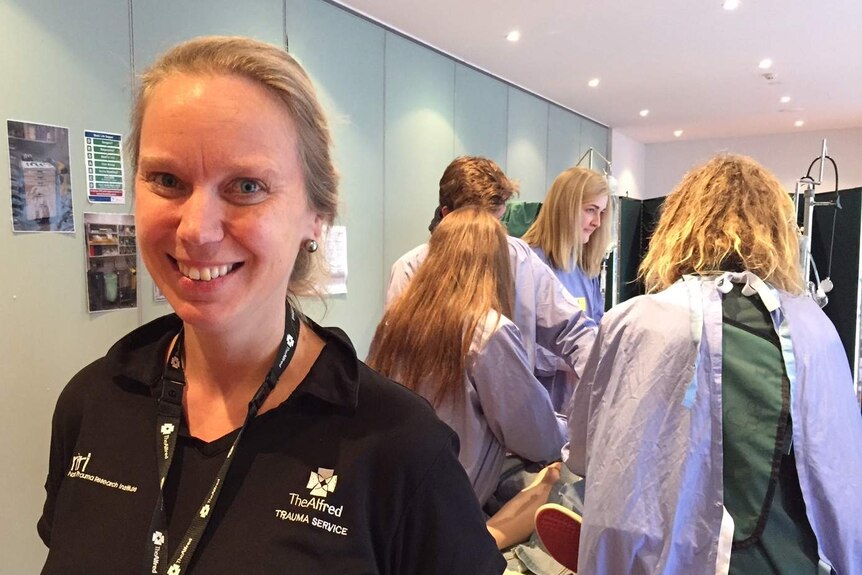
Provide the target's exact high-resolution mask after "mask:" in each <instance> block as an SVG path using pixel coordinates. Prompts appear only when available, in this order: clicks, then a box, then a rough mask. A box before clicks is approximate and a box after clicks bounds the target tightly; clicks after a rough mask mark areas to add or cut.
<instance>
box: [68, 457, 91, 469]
mask: <svg viewBox="0 0 862 575" xmlns="http://www.w3.org/2000/svg"><path fill="white" fill-rule="evenodd" d="M92 455H93V454H92V453H87V455H86V457H85V456H83V455H80V454H79V455H76V456H75V457H73V458H72V467H71V468H70V469H69V472H76V471H77V472H81V473H86V472H87V466H88V465H89V464H90V457H92Z"/></svg>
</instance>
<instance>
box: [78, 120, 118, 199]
mask: <svg viewBox="0 0 862 575" xmlns="http://www.w3.org/2000/svg"><path fill="white" fill-rule="evenodd" d="M84 142H85V143H84V147H85V149H86V154H87V199H88V200H89V201H90V203H94V204H95V203H110V204H125V203H126V193H125V189H124V187H123V137H122V136H121V135H120V134H110V133H107V132H89V131H85V132H84Z"/></svg>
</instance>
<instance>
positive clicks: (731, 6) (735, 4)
mask: <svg viewBox="0 0 862 575" xmlns="http://www.w3.org/2000/svg"><path fill="white" fill-rule="evenodd" d="M721 7H722V8H724V9H725V10H736V9H737V8H739V0H724V2H722V4H721Z"/></svg>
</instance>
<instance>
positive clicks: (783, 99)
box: [781, 96, 790, 104]
mask: <svg viewBox="0 0 862 575" xmlns="http://www.w3.org/2000/svg"><path fill="white" fill-rule="evenodd" d="M789 101H790V96H781V103H782V104H786V103H788V102H789Z"/></svg>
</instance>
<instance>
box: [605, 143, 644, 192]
mask: <svg viewBox="0 0 862 575" xmlns="http://www.w3.org/2000/svg"><path fill="white" fill-rule="evenodd" d="M611 149H612V150H613V152H612V153H613V156H612V158H611V160H612V164H611V165H612V167H613V175H614V177H615V178H616V179H617V193H618V194H619V195H621V196H623V197H626V198H635V199H643V198H644V195H643V190H644V187H645V185H646V184H645V177H646V169H645V161H646V146H645V145H644V144H641V143H640V142H638V141H637V140H632V139H631V138H629V137H628V136H626V135H624V134H622V133H620V132H618V131H617V130H613V131H612V133H611Z"/></svg>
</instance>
